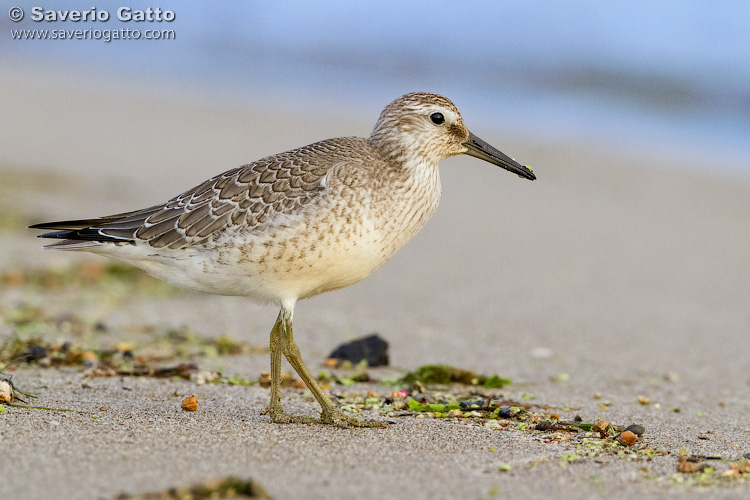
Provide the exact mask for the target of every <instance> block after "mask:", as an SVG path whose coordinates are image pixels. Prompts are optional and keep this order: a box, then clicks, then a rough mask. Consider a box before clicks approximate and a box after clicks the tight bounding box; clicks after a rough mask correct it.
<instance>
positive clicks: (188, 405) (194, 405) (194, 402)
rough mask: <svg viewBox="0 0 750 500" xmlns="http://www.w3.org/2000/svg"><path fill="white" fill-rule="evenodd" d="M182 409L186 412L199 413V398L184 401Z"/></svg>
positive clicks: (189, 397)
mask: <svg viewBox="0 0 750 500" xmlns="http://www.w3.org/2000/svg"><path fill="white" fill-rule="evenodd" d="M182 409H183V410H185V411H197V410H198V398H196V397H195V396H188V397H186V398H185V399H183V400H182Z"/></svg>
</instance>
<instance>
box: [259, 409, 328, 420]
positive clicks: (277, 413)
mask: <svg viewBox="0 0 750 500" xmlns="http://www.w3.org/2000/svg"><path fill="white" fill-rule="evenodd" d="M260 414H261V415H268V416H269V417H271V422H273V423H275V424H314V423H316V422H317V420H316V419H314V418H312V417H295V416H294V415H290V414H288V413H287V412H285V411H284V410H282V409H281V405H268V406H266V407H265V408H264V409H263V411H261V412H260Z"/></svg>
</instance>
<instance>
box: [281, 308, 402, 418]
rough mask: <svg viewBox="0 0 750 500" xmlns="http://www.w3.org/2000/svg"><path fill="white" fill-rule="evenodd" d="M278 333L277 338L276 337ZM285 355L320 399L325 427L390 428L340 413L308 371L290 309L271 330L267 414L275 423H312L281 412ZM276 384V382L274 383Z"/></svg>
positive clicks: (282, 311) (284, 310) (283, 313)
mask: <svg viewBox="0 0 750 500" xmlns="http://www.w3.org/2000/svg"><path fill="white" fill-rule="evenodd" d="M274 334H275V335H276V336H275V337H274ZM281 353H283V354H284V356H285V357H286V359H287V361H289V364H290V365H292V368H294V370H295V371H296V372H297V374H298V375H299V376H300V378H301V379H302V380H303V381H304V382H305V385H307V388H308V389H310V392H312V394H313V396H315V399H317V400H318V403H320V406H321V408H322V411H321V413H320V421H319V422H320V423H322V424H333V425H339V426H343V427H346V426H347V425H352V426H354V427H387V425H388V424H387V423H386V422H379V421H376V420H360V419H357V418H354V417H350V416H349V415H346V414H344V413H343V412H342V411H340V410H338V409H337V408H336V407H335V406H334V405H333V402H331V400H330V398H329V397H328V396H326V394H325V393H324V392H323V389H321V387H320V385H318V383H317V382H316V381H315V379H314V378H313V376H312V374H311V373H310V370H308V368H307V366H306V365H305V363H304V361H302V356H301V355H300V351H299V347H297V344H296V343H295V342H294V334H293V330H292V311H291V310H290V309H289V308H286V307H283V306H282V308H281V312H279V317H278V319H277V320H276V324H275V325H274V329H273V330H272V331H271V404H270V405H269V406H268V408H267V409H266V413H268V414H269V415H270V416H271V419H272V420H273V421H274V422H285V423H286V422H288V423H309V422H311V419H308V418H300V417H292V416H290V415H288V414H286V413H284V411H283V410H282V409H281V389H280V379H281V368H280V365H281ZM274 381H276V383H274Z"/></svg>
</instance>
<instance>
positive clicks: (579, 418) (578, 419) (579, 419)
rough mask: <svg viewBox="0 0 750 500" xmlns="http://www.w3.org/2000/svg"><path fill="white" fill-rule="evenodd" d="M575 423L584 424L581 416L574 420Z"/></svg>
mask: <svg viewBox="0 0 750 500" xmlns="http://www.w3.org/2000/svg"><path fill="white" fill-rule="evenodd" d="M573 422H583V419H582V418H581V416H580V415H576V416H575V418H574V419H573Z"/></svg>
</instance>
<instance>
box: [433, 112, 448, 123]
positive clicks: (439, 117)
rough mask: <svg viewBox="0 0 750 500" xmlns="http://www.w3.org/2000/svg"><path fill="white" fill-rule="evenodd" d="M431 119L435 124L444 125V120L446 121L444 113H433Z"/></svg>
mask: <svg viewBox="0 0 750 500" xmlns="http://www.w3.org/2000/svg"><path fill="white" fill-rule="evenodd" d="M430 120H431V121H432V123H434V124H435V125H442V124H443V122H444V121H445V117H444V116H443V113H432V114H431V115H430Z"/></svg>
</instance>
